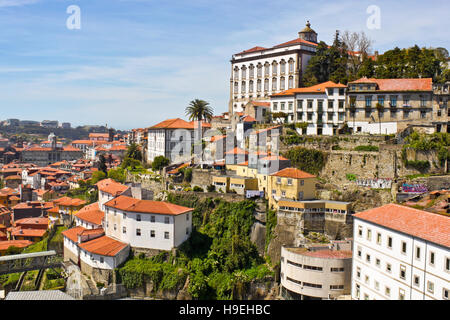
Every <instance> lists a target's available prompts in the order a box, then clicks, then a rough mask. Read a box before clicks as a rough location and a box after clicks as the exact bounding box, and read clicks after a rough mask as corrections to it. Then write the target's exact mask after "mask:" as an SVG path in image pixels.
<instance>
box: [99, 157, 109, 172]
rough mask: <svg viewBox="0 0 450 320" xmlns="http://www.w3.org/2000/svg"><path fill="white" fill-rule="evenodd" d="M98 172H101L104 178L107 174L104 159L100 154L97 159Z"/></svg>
mask: <svg viewBox="0 0 450 320" xmlns="http://www.w3.org/2000/svg"><path fill="white" fill-rule="evenodd" d="M98 170H99V171H102V172H103V173H104V174H105V176H106V175H107V174H108V168H107V167H106V159H105V156H104V155H103V154H101V155H100V157H99V164H98Z"/></svg>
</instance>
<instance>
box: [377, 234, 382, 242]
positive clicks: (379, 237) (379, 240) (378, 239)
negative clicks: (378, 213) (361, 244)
mask: <svg viewBox="0 0 450 320" xmlns="http://www.w3.org/2000/svg"><path fill="white" fill-rule="evenodd" d="M377 244H379V245H381V233H379V232H377Z"/></svg>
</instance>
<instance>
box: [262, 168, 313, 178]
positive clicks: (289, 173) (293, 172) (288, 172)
mask: <svg viewBox="0 0 450 320" xmlns="http://www.w3.org/2000/svg"><path fill="white" fill-rule="evenodd" d="M271 176H276V177H287V178H294V179H308V178H315V177H316V176H314V175H312V174H310V173H308V172H305V171H302V170H299V169H297V168H285V169H283V170H280V171H278V172H276V173H274V174H271Z"/></svg>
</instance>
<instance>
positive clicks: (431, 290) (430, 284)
mask: <svg viewBox="0 0 450 320" xmlns="http://www.w3.org/2000/svg"><path fill="white" fill-rule="evenodd" d="M427 290H428V292H429V293H434V283H433V282H431V281H428V282H427Z"/></svg>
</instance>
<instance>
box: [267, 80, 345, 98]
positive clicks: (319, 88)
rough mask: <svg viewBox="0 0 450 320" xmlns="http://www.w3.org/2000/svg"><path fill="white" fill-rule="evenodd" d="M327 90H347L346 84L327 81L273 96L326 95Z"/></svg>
mask: <svg viewBox="0 0 450 320" xmlns="http://www.w3.org/2000/svg"><path fill="white" fill-rule="evenodd" d="M326 88H347V86H346V85H345V84H340V83H335V82H333V81H327V82H323V83H319V84H316V85H314V86H311V87H306V88H293V89H289V90H286V91H282V92H280V93H275V94H273V95H272V96H274V97H277V96H293V95H295V94H296V93H325V89H326Z"/></svg>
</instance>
